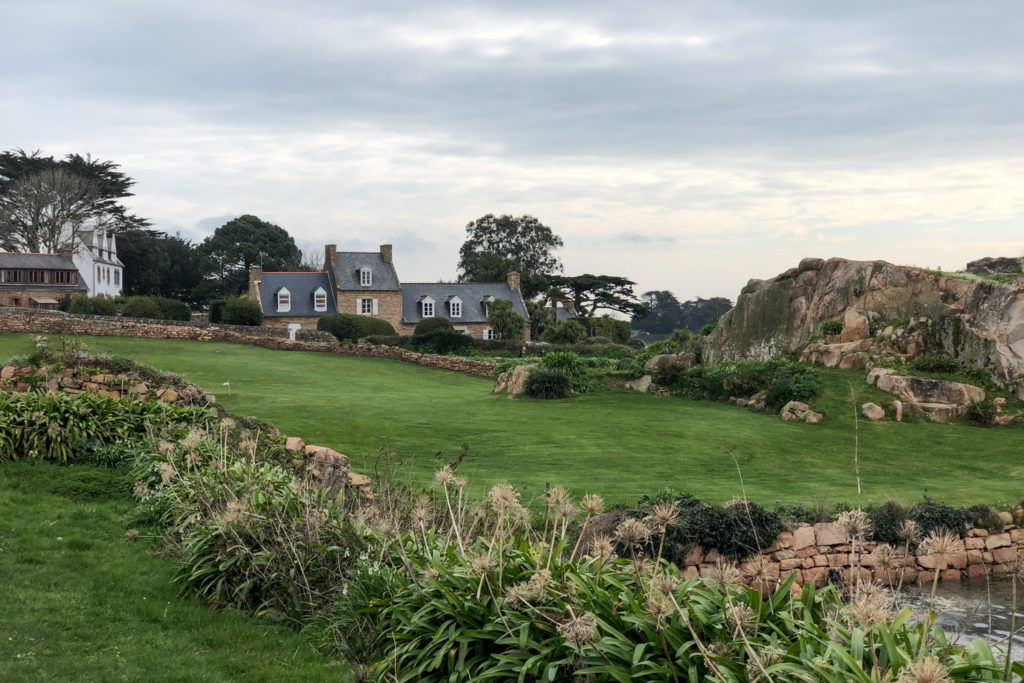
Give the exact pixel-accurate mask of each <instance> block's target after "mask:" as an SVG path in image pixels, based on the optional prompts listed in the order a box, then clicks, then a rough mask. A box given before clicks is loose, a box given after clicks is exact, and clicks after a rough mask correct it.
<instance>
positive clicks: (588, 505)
mask: <svg viewBox="0 0 1024 683" xmlns="http://www.w3.org/2000/svg"><path fill="white" fill-rule="evenodd" d="M580 507H581V508H583V512H585V513H587V514H588V515H591V516H593V515H599V514H601V511H602V510H604V498H602V497H601V496H599V495H597V494H596V493H588V494H587V495H585V496H583V500H582V501H581V503H580Z"/></svg>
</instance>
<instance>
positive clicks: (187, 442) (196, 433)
mask: <svg viewBox="0 0 1024 683" xmlns="http://www.w3.org/2000/svg"><path fill="white" fill-rule="evenodd" d="M202 440H203V431H202V430H201V429H199V428H197V427H194V428H192V429H190V430H189V432H188V435H187V436H186V437H185V439H184V440H183V441H182V442H181V445H182V446H184V447H185V450H187V451H191V450H193V449H195V447H196V446H198V445H199V443H200V442H201V441H202Z"/></svg>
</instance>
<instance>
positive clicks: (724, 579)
mask: <svg viewBox="0 0 1024 683" xmlns="http://www.w3.org/2000/svg"><path fill="white" fill-rule="evenodd" d="M711 578H712V579H713V580H715V581H718V582H719V583H720V584H722V585H723V586H738V585H739V584H740V583H742V582H743V574H742V573H740V570H739V567H737V566H736V565H735V564H733V563H732V562H723V561H722V560H719V561H718V562H717V563H716V564H715V566H714V567H713V568H712V570H711Z"/></svg>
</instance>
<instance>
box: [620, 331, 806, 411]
mask: <svg viewBox="0 0 1024 683" xmlns="http://www.w3.org/2000/svg"><path fill="white" fill-rule="evenodd" d="M651 346H655V344H651ZM643 355H647V352H646V351H645V352H644V354H643ZM638 360H639V359H638ZM654 381H655V382H656V383H658V384H659V385H661V386H665V387H669V388H670V389H672V391H673V392H674V393H675V394H677V395H679V396H683V397H684V398H690V399H696V400H701V399H706V400H711V401H718V400H724V399H727V398H729V397H730V396H751V395H753V394H755V393H757V392H759V391H764V392H765V404H766V405H767V406H769V407H771V408H774V409H778V408H781V407H782V406H784V405H785V404H786V403H787V402H789V401H808V400H810V399H811V398H813V397H814V395H815V394H817V393H818V390H819V388H820V386H821V380H820V375H819V374H818V371H817V370H815V369H814V368H813V367H811V366H810V365H805V364H802V363H793V362H790V361H783V360H771V361H767V362H760V361H751V360H738V361H729V362H726V363H719V364H718V365H713V366H710V367H704V366H696V367H692V368H684V367H682V366H679V365H669V366H667V367H664V368H661V369H660V370H658V372H657V373H655V376H654Z"/></svg>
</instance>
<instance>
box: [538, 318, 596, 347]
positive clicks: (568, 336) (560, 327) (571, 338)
mask: <svg viewBox="0 0 1024 683" xmlns="http://www.w3.org/2000/svg"><path fill="white" fill-rule="evenodd" d="M541 338H542V339H543V340H544V341H546V342H548V343H551V344H579V343H580V342H581V341H583V340H584V339H586V338H587V328H585V327H583V325H582V324H581V323H580V322H578V321H576V320H563V321H562V322H560V323H558V324H557V325H551V326H549V327H548V328H547V329H546V330H544V334H543V335H542V336H541Z"/></svg>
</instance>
